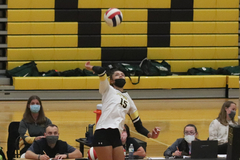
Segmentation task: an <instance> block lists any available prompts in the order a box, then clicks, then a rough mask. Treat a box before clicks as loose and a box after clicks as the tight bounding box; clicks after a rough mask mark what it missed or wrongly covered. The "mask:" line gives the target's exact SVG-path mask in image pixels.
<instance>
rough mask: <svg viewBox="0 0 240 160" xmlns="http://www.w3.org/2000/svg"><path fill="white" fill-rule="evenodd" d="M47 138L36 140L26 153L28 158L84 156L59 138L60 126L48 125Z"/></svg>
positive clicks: (71, 157)
mask: <svg viewBox="0 0 240 160" xmlns="http://www.w3.org/2000/svg"><path fill="white" fill-rule="evenodd" d="M44 135H45V136H46V138H42V139H40V140H37V141H34V142H33V144H32V145H31V146H30V148H29V149H28V150H27V152H26V154H25V158H26V159H38V160H49V159H50V158H55V159H65V158H66V159H76V158H82V153H81V152H80V151H79V150H78V149H75V148H74V147H72V146H70V145H68V144H67V143H66V142H64V141H61V140H58V136H59V132H58V127H57V126H56V125H54V124H50V125H48V127H47V128H46V132H45V133H44Z"/></svg>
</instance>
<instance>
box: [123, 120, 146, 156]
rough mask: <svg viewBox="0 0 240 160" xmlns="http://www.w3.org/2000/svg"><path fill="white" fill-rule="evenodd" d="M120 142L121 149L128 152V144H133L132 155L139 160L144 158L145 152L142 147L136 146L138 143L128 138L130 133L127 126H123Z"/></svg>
mask: <svg viewBox="0 0 240 160" xmlns="http://www.w3.org/2000/svg"><path fill="white" fill-rule="evenodd" d="M121 140H122V144H123V148H124V149H125V150H126V151H127V152H128V149H129V146H130V144H133V147H134V153H133V155H136V156H139V157H140V158H144V157H145V156H146V152H145V150H144V149H143V147H142V146H140V145H139V144H138V142H137V141H136V140H135V139H134V138H132V137H130V131H129V127H128V125H126V124H124V128H123V132H122V135H121Z"/></svg>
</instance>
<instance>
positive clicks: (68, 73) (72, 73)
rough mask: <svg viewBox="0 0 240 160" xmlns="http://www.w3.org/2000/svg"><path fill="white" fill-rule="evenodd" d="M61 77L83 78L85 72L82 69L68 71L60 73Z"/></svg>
mask: <svg viewBox="0 0 240 160" xmlns="http://www.w3.org/2000/svg"><path fill="white" fill-rule="evenodd" d="M60 75H61V76H65V77H69V76H82V75H83V71H82V70H81V69H80V68H76V69H71V70H66V71H63V72H61V73H60Z"/></svg>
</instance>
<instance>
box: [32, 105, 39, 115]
mask: <svg viewBox="0 0 240 160" xmlns="http://www.w3.org/2000/svg"><path fill="white" fill-rule="evenodd" d="M30 111H31V112H32V113H38V112H39V111H40V105H38V104H33V105H30Z"/></svg>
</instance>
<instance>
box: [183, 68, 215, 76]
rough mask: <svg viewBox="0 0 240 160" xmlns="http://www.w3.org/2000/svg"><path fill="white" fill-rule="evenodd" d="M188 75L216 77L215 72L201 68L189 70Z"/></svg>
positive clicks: (211, 69)
mask: <svg viewBox="0 0 240 160" xmlns="http://www.w3.org/2000/svg"><path fill="white" fill-rule="evenodd" d="M187 74H188V75H216V74H217V70H215V69H213V68H209V67H201V68H190V69H188V71H187Z"/></svg>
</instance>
